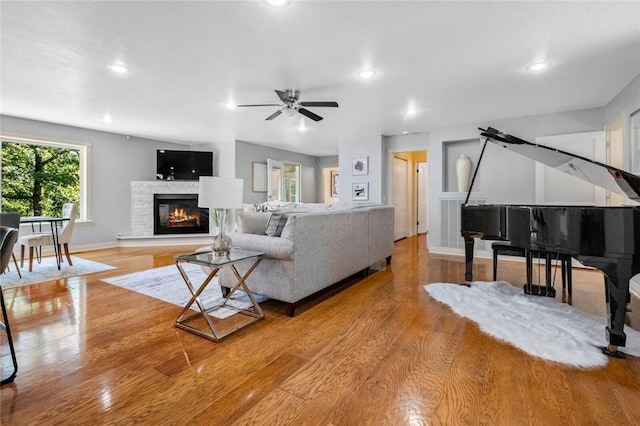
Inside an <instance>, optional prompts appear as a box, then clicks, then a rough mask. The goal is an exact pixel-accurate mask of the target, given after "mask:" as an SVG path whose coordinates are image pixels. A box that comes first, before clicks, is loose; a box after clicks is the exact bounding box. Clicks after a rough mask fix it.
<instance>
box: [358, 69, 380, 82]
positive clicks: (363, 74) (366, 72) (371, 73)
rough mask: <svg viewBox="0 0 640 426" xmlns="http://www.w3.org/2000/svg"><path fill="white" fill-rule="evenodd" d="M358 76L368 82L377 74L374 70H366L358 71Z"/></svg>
mask: <svg viewBox="0 0 640 426" xmlns="http://www.w3.org/2000/svg"><path fill="white" fill-rule="evenodd" d="M356 75H357V76H358V77H360V78H362V79H365V80H366V79H368V78H373V76H375V75H376V72H375V70H372V69H365V70H360V71H358V72H357V74H356Z"/></svg>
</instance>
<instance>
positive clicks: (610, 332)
mask: <svg viewBox="0 0 640 426" xmlns="http://www.w3.org/2000/svg"><path fill="white" fill-rule="evenodd" d="M590 265H592V266H593V264H590ZM599 269H600V270H601V271H602V272H604V274H605V296H606V301H607V316H608V318H607V328H606V332H607V339H608V340H609V346H607V347H605V348H602V351H603V352H604V353H605V354H607V355H609V356H614V357H617V358H623V357H624V356H625V354H624V353H622V352H620V351H618V346H625V344H626V341H627V335H626V334H625V332H624V318H625V313H626V305H627V297H628V294H629V280H630V279H631V277H632V275H633V274H632V273H631V265H629V264H611V263H607V264H602V265H601V266H600V267H599Z"/></svg>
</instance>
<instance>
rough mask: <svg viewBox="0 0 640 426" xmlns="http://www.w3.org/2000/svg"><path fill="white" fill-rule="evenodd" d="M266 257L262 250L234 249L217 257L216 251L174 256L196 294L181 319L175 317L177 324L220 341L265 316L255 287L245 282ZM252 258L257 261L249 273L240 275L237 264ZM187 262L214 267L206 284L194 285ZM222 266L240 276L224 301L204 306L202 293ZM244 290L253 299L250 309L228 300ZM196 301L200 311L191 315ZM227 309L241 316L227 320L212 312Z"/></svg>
mask: <svg viewBox="0 0 640 426" xmlns="http://www.w3.org/2000/svg"><path fill="white" fill-rule="evenodd" d="M263 256H264V253H261V252H256V251H249V250H240V249H232V250H231V252H230V253H229V256H214V255H213V252H210V251H207V252H197V253H189V254H181V255H178V256H174V259H175V261H176V266H177V267H178V270H179V271H180V275H182V278H183V279H184V282H185V284H186V285H187V288H188V289H189V291H190V292H191V295H192V296H191V299H189V302H188V303H187V304H186V305H185V307H184V308H183V309H182V311H181V312H180V315H178V318H177V319H176V320H175V323H174V325H175V326H176V327H178V328H181V329H183V330H187V331H190V332H192V333H195V334H197V335H199V336H201V337H205V338H207V339H210V340H213V341H215V342H218V341H220V340H221V339H222V338H223V337H225V336H228V335H229V334H231V333H233V332H234V331H237V330H239V329H241V328H243V327H246V326H247V325H249V324H252V323H254V322H256V321H258V320H260V319H262V318H264V313H263V312H262V309H261V308H260V305H259V304H258V303H257V302H256V300H255V298H254V297H253V294H252V293H251V290H249V288H248V287H247V285H246V283H245V280H246V279H247V277H249V275H251V273H252V272H253V270H254V269H255V268H256V266H258V264H259V263H260V261H261V260H262V257H263ZM251 261H252V262H253V264H252V265H251V266H250V267H249V269H248V270H247V272H245V274H244V275H240V273H239V272H238V270H237V269H236V266H235V265H236V264H237V263H240V262H251ZM183 263H193V264H197V265H201V266H204V267H206V268H208V269H210V270H211V272H209V274H208V275H207V277H206V278H205V279H204V281H203V282H202V284H200V285H198V286H197V287H196V286H194V285H193V283H192V282H191V279H190V278H189V276H188V275H187V273H186V271H185V270H184V268H183V266H182V264H183ZM222 268H231V270H232V271H233V273H234V274H235V276H236V278H237V279H238V282H237V284H236V285H235V286H234V287H233V288H232V289H231V291H229V292H228V293H227V294H226V295H225V296H224V298H223V300H222V302H221V303H218V304H216V305H214V306H211V307H206V306H204V304H203V302H202V300H201V298H200V295H201V294H202V292H203V291H204V289H205V288H206V287H207V286H208V285H209V283H210V282H211V280H212V279H213V278H214V277H215V276H216V275H217V274H218V272H219V271H220V270H221V269H222ZM240 289H242V291H244V292H245V293H246V294H247V296H248V298H249V300H250V301H251V306H249V307H247V308H238V307H235V306H233V305H231V304H229V303H228V302H229V300H230V299H231V297H232V296H233V295H234V294H235V293H236V292H237V291H238V290H240ZM194 304H196V305H197V309H199V311H198V312H196V313H192V314H189V310H190V309H191V307H192V306H193V305H194ZM224 309H227V310H233V311H235V312H236V313H238V314H241V315H233V316H230V317H228V318H224V319H221V318H214V317H212V316H211V315H210V314H211V313H214V312H215V311H219V310H224ZM194 310H195V309H194ZM240 317H241V318H240ZM247 318H248V320H247Z"/></svg>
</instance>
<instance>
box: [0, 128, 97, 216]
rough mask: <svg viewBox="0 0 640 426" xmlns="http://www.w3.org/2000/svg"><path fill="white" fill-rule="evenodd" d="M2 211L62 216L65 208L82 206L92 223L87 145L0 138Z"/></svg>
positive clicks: (88, 151) (82, 211) (83, 213)
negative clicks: (0, 148)
mask: <svg viewBox="0 0 640 426" xmlns="http://www.w3.org/2000/svg"><path fill="white" fill-rule="evenodd" d="M1 140H2V163H1V166H2V181H1V187H0V189H1V193H2V199H1V210H2V211H5V212H9V211H12V212H19V213H20V214H21V215H23V216H30V215H45V216H46V215H52V216H55V215H59V214H60V212H61V210H62V205H63V204H64V203H66V202H74V203H78V205H79V208H78V210H79V218H78V219H79V220H83V221H86V220H90V218H91V214H90V213H91V212H90V202H89V199H90V191H89V178H88V176H89V173H88V168H89V167H88V166H89V164H90V146H89V145H88V144H78V143H66V142H54V141H45V140H35V139H25V138H17V137H8V136H1Z"/></svg>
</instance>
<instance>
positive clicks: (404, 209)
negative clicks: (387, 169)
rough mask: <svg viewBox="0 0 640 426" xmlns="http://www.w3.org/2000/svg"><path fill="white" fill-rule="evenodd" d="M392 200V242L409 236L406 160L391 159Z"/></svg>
mask: <svg viewBox="0 0 640 426" xmlns="http://www.w3.org/2000/svg"><path fill="white" fill-rule="evenodd" d="M392 173H393V176H392V182H393V184H392V195H391V196H392V199H393V206H394V207H395V214H394V217H395V222H394V228H393V234H394V235H393V238H394V240H396V241H397V240H399V239H401V238H406V237H407V236H408V235H409V208H408V200H409V194H408V190H407V186H408V185H407V160H403V159H402V158H398V157H393V171H392Z"/></svg>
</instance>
